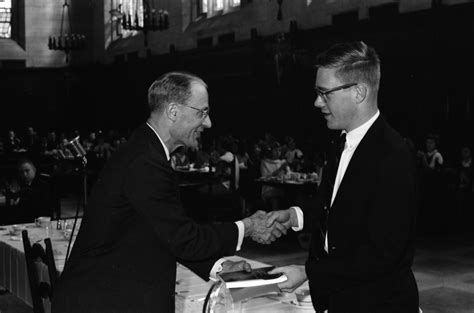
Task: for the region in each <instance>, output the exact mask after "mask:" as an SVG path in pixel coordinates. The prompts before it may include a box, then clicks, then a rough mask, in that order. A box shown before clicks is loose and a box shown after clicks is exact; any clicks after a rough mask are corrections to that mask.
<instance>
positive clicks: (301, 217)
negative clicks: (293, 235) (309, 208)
mask: <svg viewBox="0 0 474 313" xmlns="http://www.w3.org/2000/svg"><path fill="white" fill-rule="evenodd" d="M291 209H295V212H296V217H297V218H298V226H296V227H291V229H293V231H301V230H302V229H303V226H304V214H303V211H302V210H301V209H300V207H297V206H292V207H290V210H291Z"/></svg>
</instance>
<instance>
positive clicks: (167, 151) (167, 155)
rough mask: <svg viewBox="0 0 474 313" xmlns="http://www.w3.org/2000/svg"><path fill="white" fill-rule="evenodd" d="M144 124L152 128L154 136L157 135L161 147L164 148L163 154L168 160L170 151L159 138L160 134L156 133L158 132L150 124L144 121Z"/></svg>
mask: <svg viewBox="0 0 474 313" xmlns="http://www.w3.org/2000/svg"><path fill="white" fill-rule="evenodd" d="M146 124H147V125H148V126H149V127H150V128H151V130H153V132H154V133H155V134H156V136H157V137H158V139H160V142H161V144H162V145H163V149H165V154H166V160H167V161H169V160H170V152H169V150H168V147H167V146H166V145H165V143H164V142H163V140H161V137H160V135H158V132H157V131H156V130H155V129H154V128H153V127H151V125H150V124H149V123H148V122H146Z"/></svg>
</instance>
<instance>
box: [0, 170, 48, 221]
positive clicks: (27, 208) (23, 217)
mask: <svg viewBox="0 0 474 313" xmlns="http://www.w3.org/2000/svg"><path fill="white" fill-rule="evenodd" d="M17 199H20V201H19V202H18V204H17V205H10V201H11V200H17ZM6 203H7V205H6V213H7V214H6V216H5V220H2V223H4V224H5V225H8V224H20V223H34V221H35V218H37V217H38V216H50V217H51V216H52V213H53V206H54V201H53V196H52V192H51V186H50V185H49V184H48V183H46V182H45V181H43V180H42V179H41V178H39V177H35V178H34V179H33V181H32V182H31V185H29V186H27V185H24V184H20V190H19V191H18V192H16V193H11V192H7V194H6Z"/></svg>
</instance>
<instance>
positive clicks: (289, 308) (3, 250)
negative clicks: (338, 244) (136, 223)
mask: <svg viewBox="0 0 474 313" xmlns="http://www.w3.org/2000/svg"><path fill="white" fill-rule="evenodd" d="M25 226H26V227H27V230H28V235H29V237H30V241H31V244H33V243H35V242H37V241H39V242H41V244H42V245H43V246H44V241H43V239H45V238H47V237H50V238H51V242H52V246H53V252H54V258H55V261H56V266H57V268H58V270H59V271H62V269H63V267H64V261H65V258H66V250H67V245H68V240H67V239H66V238H65V237H64V235H63V233H62V231H59V230H56V221H52V222H51V227H50V229H49V230H46V229H44V228H39V227H36V226H35V225H34V224H25ZM79 227H80V220H79V221H78V225H77V226H76V233H77V231H78V230H79ZM10 229H11V226H3V227H2V229H0V286H3V287H4V288H7V289H9V290H10V291H11V292H12V293H13V294H15V295H16V296H17V297H18V298H20V299H22V300H23V301H24V302H25V303H27V304H28V305H30V306H32V304H31V303H32V302H31V295H30V288H29V283H28V272H27V270H26V263H25V255H24V253H23V243H22V241H21V235H19V236H11V235H10V233H9V231H10ZM231 259H233V260H241V259H242V258H240V257H237V256H233V257H231ZM247 262H249V263H250V265H251V266H252V267H253V268H258V267H263V266H267V264H264V263H260V262H257V261H253V260H247ZM40 276H41V277H40V279H41V280H44V281H48V272H47V268H45V267H44V268H43V270H42V271H41V273H40ZM212 283H213V282H212V281H209V282H206V281H204V280H203V279H201V278H200V277H198V276H197V275H196V274H194V273H193V272H192V271H190V270H189V269H188V268H186V267H184V266H182V265H181V264H177V266H176V312H177V313H194V312H196V313H197V312H199V313H200V312H202V307H203V304H204V299H205V296H206V294H207V292H208V290H209V288H210V287H211V285H212ZM301 288H308V285H307V283H305V284H303V285H302V286H301V287H300V288H299V289H301ZM241 307H242V310H241V311H242V312H252V313H253V312H255V313H257V312H273V313H278V312H312V311H313V310H312V309H311V308H310V309H308V308H302V307H299V306H297V305H296V301H295V295H294V293H291V294H285V293H282V294H272V295H267V296H262V297H257V298H253V299H250V300H248V301H246V302H243V303H242V306H241ZM45 309H46V311H47V312H49V303H46V302H45Z"/></svg>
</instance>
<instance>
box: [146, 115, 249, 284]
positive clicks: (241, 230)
mask: <svg viewBox="0 0 474 313" xmlns="http://www.w3.org/2000/svg"><path fill="white" fill-rule="evenodd" d="M146 124H147V125H148V127H150V128H151V130H153V132H154V133H155V134H156V136H157V137H158V139H159V140H160V142H161V144H162V145H163V149H164V150H165V154H166V160H168V161H169V160H170V152H169V150H168V147H166V145H165V143H164V142H163V140H161V137H160V135H159V134H158V132H157V131H156V130H155V129H154V128H153V127H152V126H151V125H150V124H149V123H148V122H147V123H146ZM235 224H236V225H237V228H238V229H239V237H238V240H237V248H236V251H239V250H240V248H241V247H242V242H243V241H244V234H245V227H244V223H243V222H242V221H236V222H235ZM225 261H226V259H224V258H221V259H219V260H217V261H216V263H214V266H213V267H212V269H211V272H210V274H209V276H210V277H211V278H216V274H217V273H219V272H220V271H222V263H224V262H225Z"/></svg>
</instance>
